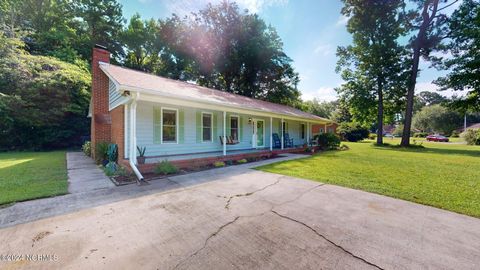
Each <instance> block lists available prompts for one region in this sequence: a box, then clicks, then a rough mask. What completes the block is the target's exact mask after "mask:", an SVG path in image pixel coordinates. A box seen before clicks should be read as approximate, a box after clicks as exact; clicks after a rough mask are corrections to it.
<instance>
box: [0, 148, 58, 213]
mask: <svg viewBox="0 0 480 270" xmlns="http://www.w3.org/2000/svg"><path fill="white" fill-rule="evenodd" d="M0 191H1V192H0V205H5V204H9V203H14V202H19V201H25V200H31V199H36V198H42V197H51V196H56V195H61V194H66V193H67V192H68V182H67V168H66V160H65V152H64V151H55V152H7V153H0Z"/></svg>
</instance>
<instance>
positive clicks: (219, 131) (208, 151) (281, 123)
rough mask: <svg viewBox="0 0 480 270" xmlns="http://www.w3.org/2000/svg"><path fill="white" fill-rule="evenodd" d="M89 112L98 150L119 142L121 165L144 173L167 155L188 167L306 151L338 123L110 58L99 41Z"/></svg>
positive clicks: (93, 144)
mask: <svg viewBox="0 0 480 270" xmlns="http://www.w3.org/2000/svg"><path fill="white" fill-rule="evenodd" d="M89 115H90V116H91V117H92V121H91V141H92V148H95V145H96V143H98V142H102V141H104V142H112V143H115V144H117V145H118V154H119V155H118V156H119V163H120V164H125V165H127V166H128V167H130V169H132V170H133V171H134V172H135V173H136V175H137V177H139V178H142V174H141V173H142V172H148V171H149V170H152V169H153V167H154V164H155V163H158V162H159V161H162V160H165V159H167V160H169V161H171V162H172V163H176V164H177V165H178V166H180V167H181V166H183V165H185V164H187V163H188V162H190V164H192V162H194V163H195V164H201V163H202V161H204V162H207V161H208V162H211V161H212V160H227V158H231V159H237V158H238V159H239V158H244V157H245V155H265V154H266V153H267V154H268V153H279V152H290V151H295V150H296V151H298V150H299V149H300V150H303V149H304V148H303V147H304V146H305V145H306V144H307V143H309V141H310V139H311V138H312V130H316V131H317V130H318V131H320V130H321V131H322V132H324V131H325V130H328V129H329V126H330V125H332V124H333V122H332V121H331V120H329V119H325V118H321V117H318V116H315V115H312V114H309V113H306V112H303V111H300V110H297V109H295V108H292V107H288V106H284V105H279V104H274V103H270V102H266V101H262V100H257V99H253V98H248V97H244V96H240V95H235V94H231V93H227V92H224V91H219V90H215V89H210V88H206V87H201V86H198V85H195V84H192V83H187V82H182V81H177V80H172V79H167V78H164V77H160V76H155V75H152V74H147V73H144V72H140V71H135V70H132V69H128V68H124V67H120V66H116V65H113V64H110V53H109V52H108V51H107V50H106V49H105V48H104V47H101V46H98V45H97V46H95V48H94V49H93V56H92V98H91V104H90V113H89ZM330 130H332V129H330ZM332 131H333V130H332ZM137 146H139V147H146V153H145V157H146V163H145V164H142V165H139V164H137V158H136V157H137ZM93 150H94V149H93ZM92 152H93V153H94V152H95V151H92ZM182 162H183V163H182Z"/></svg>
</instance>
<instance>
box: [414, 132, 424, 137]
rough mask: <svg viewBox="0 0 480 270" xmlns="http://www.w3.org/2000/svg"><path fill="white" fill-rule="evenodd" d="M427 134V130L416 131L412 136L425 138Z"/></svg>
mask: <svg viewBox="0 0 480 270" xmlns="http://www.w3.org/2000/svg"><path fill="white" fill-rule="evenodd" d="M427 136H428V133H427V132H416V133H414V134H413V137H415V138H425V137H427Z"/></svg>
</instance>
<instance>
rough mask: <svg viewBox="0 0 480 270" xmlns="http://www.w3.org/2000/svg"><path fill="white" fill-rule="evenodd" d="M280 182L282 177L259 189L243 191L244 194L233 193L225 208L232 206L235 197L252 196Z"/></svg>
mask: <svg viewBox="0 0 480 270" xmlns="http://www.w3.org/2000/svg"><path fill="white" fill-rule="evenodd" d="M279 182H280V178H279V179H277V181H275V182H274V183H272V184H268V185H266V186H264V187H262V188H260V189H257V190H254V191H251V192H247V193H243V194H235V195H232V196H230V197H229V198H228V200H227V203H226V204H225V208H226V209H229V208H230V203H231V202H232V200H233V199H234V198H238V197H246V196H251V195H253V194H255V193H257V192H260V191H263V190H265V189H267V188H269V187H271V186H274V185H276V184H278V183H279Z"/></svg>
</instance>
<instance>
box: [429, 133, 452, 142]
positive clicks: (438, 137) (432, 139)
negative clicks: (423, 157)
mask: <svg viewBox="0 0 480 270" xmlns="http://www.w3.org/2000/svg"><path fill="white" fill-rule="evenodd" d="M426 139H427V141H429V142H448V138H447V137H445V136H442V135H428V136H427V137H426Z"/></svg>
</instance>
